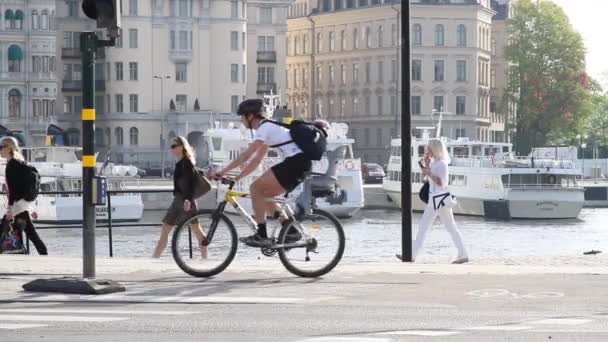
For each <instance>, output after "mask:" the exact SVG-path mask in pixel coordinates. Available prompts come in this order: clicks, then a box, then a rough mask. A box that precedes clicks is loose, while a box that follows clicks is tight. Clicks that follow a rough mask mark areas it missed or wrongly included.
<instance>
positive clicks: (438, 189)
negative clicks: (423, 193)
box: [429, 160, 449, 194]
mask: <svg viewBox="0 0 608 342" xmlns="http://www.w3.org/2000/svg"><path fill="white" fill-rule="evenodd" d="M431 174H432V175H433V176H435V177H439V178H441V184H442V186H439V185H438V184H435V182H433V179H432V178H430V177H429V178H430V179H429V184H430V188H429V193H432V194H433V193H442V192H447V191H449V190H448V178H449V177H448V174H449V173H448V164H447V163H446V162H445V161H444V160H434V161H433V162H432V163H431Z"/></svg>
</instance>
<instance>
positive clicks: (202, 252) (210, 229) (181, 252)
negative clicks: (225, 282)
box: [171, 210, 238, 277]
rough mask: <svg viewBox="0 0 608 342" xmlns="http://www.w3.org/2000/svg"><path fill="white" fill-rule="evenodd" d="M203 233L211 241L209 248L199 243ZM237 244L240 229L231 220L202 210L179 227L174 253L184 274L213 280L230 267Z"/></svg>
mask: <svg viewBox="0 0 608 342" xmlns="http://www.w3.org/2000/svg"><path fill="white" fill-rule="evenodd" d="M201 232H204V236H205V237H207V238H208V239H209V241H208V245H207V246H204V243H203V244H201V243H199V242H200V241H201V238H202V237H203V235H202V234H201ZM237 244H238V241H237V234H236V229H235V228H234V224H233V223H232V221H230V219H229V218H228V217H226V216H225V215H224V214H216V213H215V212H214V211H210V210H200V211H198V212H197V213H196V214H195V215H194V216H192V217H190V218H188V219H186V220H185V221H184V222H181V223H180V224H179V225H178V226H177V228H175V232H173V240H172V243H171V251H172V253H173V259H174V260H175V262H176V263H177V266H179V268H181V269H182V270H183V271H184V272H186V273H188V274H189V275H191V276H194V277H211V276H214V275H216V274H218V273H220V272H222V271H223V270H225V269H226V268H227V267H228V266H229V265H230V263H231V262H232V260H233V259H234V256H235V255H236V250H237Z"/></svg>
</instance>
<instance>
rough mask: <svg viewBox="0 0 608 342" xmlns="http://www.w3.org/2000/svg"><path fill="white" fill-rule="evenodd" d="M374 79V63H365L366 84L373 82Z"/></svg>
mask: <svg viewBox="0 0 608 342" xmlns="http://www.w3.org/2000/svg"><path fill="white" fill-rule="evenodd" d="M371 78H372V63H371V62H365V83H369V82H371Z"/></svg>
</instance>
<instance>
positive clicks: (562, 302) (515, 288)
mask: <svg viewBox="0 0 608 342" xmlns="http://www.w3.org/2000/svg"><path fill="white" fill-rule="evenodd" d="M30 278H31V276H23V275H5V276H2V279H1V280H0V282H1V284H0V300H1V301H2V302H0V341H23V342H25V341H78V342H82V341H100V342H101V341H103V342H108V341H110V342H123V341H128V342H133V341H143V340H147V341H289V342H291V341H294V342H295V341H302V342H304V341H308V342H329V341H335V342H357V341H359V342H388V341H408V342H409V341H442V342H443V341H467V342H469V341H483V342H486V341H522V342H523V341H525V342H530V341H568V342H572V341H585V342H589V341H602V342H605V341H608V287H607V286H605V284H606V283H607V281H608V276H607V275H542V274H541V275H522V274H520V275H517V274H515V275H472V274H468V275H442V274H387V273H373V274H344V275H336V276H331V277H327V278H326V279H320V280H306V279H299V278H294V277H291V276H289V275H287V274H285V275H277V274H264V273H252V272H251V273H240V272H232V273H231V272H227V273H225V274H223V275H222V276H221V277H218V278H215V279H209V280H200V279H193V278H188V277H184V276H183V275H180V274H179V273H175V274H163V275H162V276H160V277H159V276H158V275H157V276H151V275H150V274H141V275H137V274H134V275H125V274H121V275H116V277H115V278H114V279H115V280H119V281H121V282H122V283H123V284H125V285H126V286H127V289H128V291H127V292H125V293H122V294H115V295H106V296H96V297H82V296H76V295H48V294H34V295H32V294H28V293H23V292H21V293H20V292H16V291H15V289H16V288H18V287H19V286H20V284H22V283H24V282H26V281H27V280H28V279H30Z"/></svg>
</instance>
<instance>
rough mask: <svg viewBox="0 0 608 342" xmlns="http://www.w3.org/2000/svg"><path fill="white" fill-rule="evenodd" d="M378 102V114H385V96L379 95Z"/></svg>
mask: <svg viewBox="0 0 608 342" xmlns="http://www.w3.org/2000/svg"><path fill="white" fill-rule="evenodd" d="M376 104H377V106H378V115H382V114H384V97H383V96H382V95H377V97H376Z"/></svg>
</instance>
